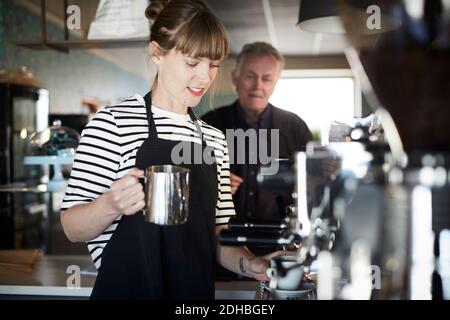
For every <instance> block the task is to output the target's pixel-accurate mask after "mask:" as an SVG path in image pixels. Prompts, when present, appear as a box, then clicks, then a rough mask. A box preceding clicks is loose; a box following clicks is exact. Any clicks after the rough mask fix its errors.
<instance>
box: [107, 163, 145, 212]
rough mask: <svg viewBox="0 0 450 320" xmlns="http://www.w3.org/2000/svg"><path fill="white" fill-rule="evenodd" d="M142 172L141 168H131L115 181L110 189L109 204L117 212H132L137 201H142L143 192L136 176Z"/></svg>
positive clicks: (139, 175)
mask: <svg viewBox="0 0 450 320" xmlns="http://www.w3.org/2000/svg"><path fill="white" fill-rule="evenodd" d="M143 174H144V172H143V171H142V170H139V169H137V168H133V169H131V170H130V171H129V172H128V174H127V175H126V176H124V177H122V178H120V179H119V180H117V181H115V182H114V183H113V184H112V185H111V188H110V190H109V191H108V192H109V194H110V200H111V206H112V207H113V208H114V209H115V211H116V212H117V213H122V214H133V213H135V212H136V211H139V210H136V211H133V210H135V208H136V207H140V205H137V203H139V202H141V201H142V202H143V199H144V192H143V188H142V185H141V183H140V182H139V179H138V177H141V176H142V175H143Z"/></svg>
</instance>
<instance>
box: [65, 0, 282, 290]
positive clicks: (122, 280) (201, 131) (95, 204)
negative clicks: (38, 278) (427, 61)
mask: <svg viewBox="0 0 450 320" xmlns="http://www.w3.org/2000/svg"><path fill="white" fill-rule="evenodd" d="M146 15H147V17H148V18H151V19H154V23H153V25H152V27H151V38H150V44H149V53H150V56H151V59H152V61H153V62H154V63H155V64H156V66H157V70H158V71H157V75H156V79H155V81H154V84H153V88H152V91H151V92H149V93H148V94H147V95H146V96H145V97H141V96H139V95H135V96H134V97H132V98H130V99H127V100H125V101H124V102H122V103H120V104H119V105H116V106H111V107H107V108H104V109H102V110H100V111H99V112H98V113H97V114H96V116H95V117H94V119H93V120H92V121H91V122H90V123H89V124H88V125H87V127H86V129H85V130H84V132H83V135H82V139H81V141H80V144H79V147H78V149H77V154H76V158H75V161H74V165H73V169H72V173H71V177H70V181H69V186H68V188H67V190H66V194H65V197H64V201H63V206H62V213H61V222H62V225H63V227H64V231H65V233H66V235H67V237H68V238H69V239H70V240H71V241H87V244H88V249H89V251H90V254H91V256H92V258H93V260H94V263H95V265H96V266H97V268H98V271H99V272H98V276H97V280H96V283H95V286H94V289H93V291H92V296H91V298H93V299H134V298H137V299H213V298H214V276H215V272H214V266H215V261H216V259H217V261H218V262H219V263H220V264H221V265H223V266H224V267H226V268H227V269H229V270H232V271H234V272H239V273H241V274H243V275H246V276H249V277H253V278H255V279H257V280H267V279H266V275H265V271H266V269H267V267H268V260H269V259H270V256H265V257H262V258H257V257H255V256H253V255H252V254H251V253H250V252H249V251H248V250H247V249H246V248H245V247H222V246H220V244H217V241H216V236H217V234H218V232H219V231H220V229H221V228H224V227H225V225H226V223H227V221H228V219H229V217H230V216H232V215H234V214H235V213H234V208H233V202H232V198H231V192H230V180H229V175H230V173H229V157H228V150H227V147H226V140H225V137H224V135H223V134H222V133H221V132H220V131H219V130H217V129H215V128H213V127H211V126H209V125H207V124H206V123H204V122H202V121H200V120H198V119H197V118H196V117H195V115H194V114H193V112H192V110H191V109H190V107H194V106H196V105H197V104H198V103H199V102H200V99H201V98H202V96H203V95H204V94H205V92H206V91H207V90H208V88H209V87H210V86H211V84H212V83H213V81H214V79H215V78H216V75H217V69H218V67H219V63H220V61H221V60H222V59H224V57H225V56H226V55H227V51H228V41H227V36H226V33H225V31H224V28H223V26H222V24H221V23H220V22H219V20H218V19H217V18H216V17H215V16H214V15H213V14H212V13H211V12H210V10H209V9H208V8H207V7H206V6H205V5H204V4H203V3H202V2H201V1H196V0H190V1H186V0H173V1H153V2H152V4H151V5H150V6H149V7H148V8H147V10H146ZM180 141H184V142H188V143H190V145H191V146H192V147H193V145H194V144H200V145H201V146H202V151H204V150H205V148H206V149H208V150H206V151H208V152H210V153H209V154H214V157H215V162H214V163H213V164H206V163H201V164H192V162H191V163H190V164H183V166H185V167H188V168H189V169H190V170H191V176H190V199H189V218H188V221H187V222H186V223H185V224H183V225H180V226H171V227H167V226H166V227H164V226H159V225H156V224H151V223H146V222H144V218H143V215H142V211H141V210H142V209H143V207H144V192H143V190H142V185H141V184H140V183H139V181H138V177H140V176H142V175H143V173H144V172H143V170H142V169H144V168H146V167H148V166H150V165H161V164H173V162H172V158H171V151H172V149H173V148H174V147H175V146H176V145H177V144H178V143H180ZM192 150H195V148H192ZM211 151H212V152H211ZM205 162H206V161H205ZM139 213H140V214H139ZM216 244H217V246H216ZM275 254H276V253H275Z"/></svg>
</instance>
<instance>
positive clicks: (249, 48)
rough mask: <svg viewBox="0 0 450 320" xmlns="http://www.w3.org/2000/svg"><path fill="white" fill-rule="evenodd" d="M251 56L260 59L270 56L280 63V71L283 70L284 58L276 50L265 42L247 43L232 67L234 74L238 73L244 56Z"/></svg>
mask: <svg viewBox="0 0 450 320" xmlns="http://www.w3.org/2000/svg"><path fill="white" fill-rule="evenodd" d="M251 54H254V55H256V56H261V57H264V56H272V57H274V58H275V59H276V60H277V61H278V62H279V63H280V71H281V70H283V68H284V63H285V61H284V58H283V56H282V55H281V54H280V53H279V52H278V50H277V49H275V48H274V47H273V46H272V45H270V44H269V43H267V42H253V43H247V44H245V45H244V46H243V47H242V50H241V52H240V53H239V54H238V56H237V57H236V64H235V66H234V71H235V72H239V70H240V69H241V64H242V61H243V60H244V58H245V57H246V56H248V55H251Z"/></svg>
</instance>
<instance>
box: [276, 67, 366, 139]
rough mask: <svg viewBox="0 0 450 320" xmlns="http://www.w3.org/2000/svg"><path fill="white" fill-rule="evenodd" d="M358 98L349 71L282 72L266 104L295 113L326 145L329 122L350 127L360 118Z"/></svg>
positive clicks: (359, 99)
mask: <svg viewBox="0 0 450 320" xmlns="http://www.w3.org/2000/svg"><path fill="white" fill-rule="evenodd" d="M360 97H361V93H360V89H359V85H358V83H357V82H356V81H354V77H353V74H352V73H351V71H350V70H347V69H330V70H328V69H327V70H325V69H321V70H284V71H283V72H282V73H281V77H280V79H279V80H278V83H277V86H276V87H275V90H274V93H273V95H272V97H271V98H270V100H269V101H270V102H271V103H272V104H273V105H275V106H277V107H279V108H282V109H285V110H288V111H291V112H294V113H296V114H297V115H298V116H299V117H300V118H302V119H303V120H304V121H305V122H306V124H307V125H308V127H309V129H310V130H311V132H313V133H314V134H320V136H321V140H322V142H323V143H326V142H328V139H327V137H328V131H329V127H330V124H331V123H332V122H333V121H338V122H342V123H352V120H351V119H352V118H354V117H360V116H361V98H360Z"/></svg>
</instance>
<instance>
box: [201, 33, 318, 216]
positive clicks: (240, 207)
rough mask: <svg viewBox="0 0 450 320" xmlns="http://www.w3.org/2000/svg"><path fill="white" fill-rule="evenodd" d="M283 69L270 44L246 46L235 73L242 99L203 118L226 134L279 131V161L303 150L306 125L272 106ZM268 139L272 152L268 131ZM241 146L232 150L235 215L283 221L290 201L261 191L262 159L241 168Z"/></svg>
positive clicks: (281, 60) (282, 61)
mask: <svg viewBox="0 0 450 320" xmlns="http://www.w3.org/2000/svg"><path fill="white" fill-rule="evenodd" d="M283 68H284V59H283V57H282V56H281V55H280V53H279V52H278V51H277V50H276V49H275V48H274V47H272V46H271V45H270V44H268V43H265V42H255V43H250V44H246V45H244V47H243V49H242V51H241V52H240V53H239V55H238V56H237V58H236V64H235V67H234V69H233V71H232V81H233V84H234V86H235V90H236V93H237V96H238V99H237V100H236V101H235V102H234V103H233V104H231V105H228V106H224V107H222V108H218V109H216V110H213V111H211V112H209V113H207V114H206V115H204V116H203V117H202V120H204V121H205V122H207V123H208V124H210V125H212V126H214V127H216V128H219V129H220V130H222V131H223V132H224V133H225V132H226V130H227V129H234V130H236V129H243V130H244V131H246V130H249V129H255V130H257V131H258V130H261V129H267V130H270V129H279V157H280V158H288V157H290V156H292V155H294V153H295V152H297V151H302V150H304V149H305V145H306V144H307V143H308V142H309V141H310V140H311V138H312V135H311V132H310V131H309V129H308V126H307V125H306V124H305V122H304V121H303V120H302V119H301V118H300V117H298V116H297V115H296V114H294V113H292V112H288V111H285V110H282V109H279V108H277V107H275V106H273V105H272V104H270V103H269V102H268V100H269V98H270V96H271V95H272V93H273V91H274V89H275V85H276V83H277V81H278V78H279V76H280V73H281V70H282V69H283ZM269 132H270V131H269ZM258 136H259V135H257V137H258ZM268 137H269V139H268V143H269V149H270V133H269V134H268ZM258 139H259V138H258ZM258 145H259V141H258ZM237 147H238V144H236V143H235V145H234V150H230V152H233V154H234V159H231V162H232V164H231V190H232V193H233V201H234V205H235V209H236V215H237V216H238V217H239V218H243V219H263V220H281V219H282V218H284V216H285V213H286V208H285V207H286V205H288V204H289V203H287V201H289V200H288V199H287V197H283V196H281V195H280V194H279V193H277V192H274V191H270V190H261V188H259V187H258V184H257V180H256V178H257V174H258V170H259V168H260V166H261V162H260V159H259V156H258V161H257V163H256V164H251V163H249V162H248V161H247V162H246V163H245V164H239V163H237V161H236V157H237V153H238V152H242V150H237V149H236V148H237ZM245 152H246V154H247V155H248V153H249V139H246V144H245ZM257 154H258V153H257Z"/></svg>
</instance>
